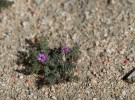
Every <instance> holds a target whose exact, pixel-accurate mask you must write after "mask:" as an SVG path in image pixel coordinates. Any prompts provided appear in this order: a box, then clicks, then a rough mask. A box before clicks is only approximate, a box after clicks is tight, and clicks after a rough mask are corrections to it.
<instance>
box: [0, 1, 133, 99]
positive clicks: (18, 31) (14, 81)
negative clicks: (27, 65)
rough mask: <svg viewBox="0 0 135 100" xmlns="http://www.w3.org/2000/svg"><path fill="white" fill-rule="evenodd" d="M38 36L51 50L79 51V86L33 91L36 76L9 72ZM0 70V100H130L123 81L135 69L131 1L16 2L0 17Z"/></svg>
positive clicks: (129, 88)
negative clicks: (66, 47) (27, 41)
mask: <svg viewBox="0 0 135 100" xmlns="http://www.w3.org/2000/svg"><path fill="white" fill-rule="evenodd" d="M41 34H42V35H44V36H45V37H47V41H48V43H49V46H50V47H52V48H53V47H57V46H59V45H60V44H62V43H66V44H67V45H69V46H71V47H72V46H73V45H74V44H75V43H77V44H78V45H79V46H80V51H81V54H80V57H79V60H78V62H77V70H76V74H78V76H79V77H80V80H79V81H78V82H72V83H63V84H59V85H54V86H52V87H47V86H44V87H43V88H42V89H41V90H37V88H36V86H35V80H36V76H35V75H31V76H25V75H23V74H21V73H18V72H16V71H14V70H16V69H22V68H24V66H18V65H17V64H16V59H17V56H16V54H17V52H18V51H23V50H24V48H25V46H26V44H25V39H27V38H29V39H32V38H34V36H36V35H41ZM0 67H1V68H0V98H1V100H135V85H134V84H128V83H126V82H125V81H123V80H122V78H123V76H124V75H125V74H126V73H128V72H129V71H130V70H132V69H133V68H134V67H135V1H134V0H111V2H108V0H15V3H14V4H13V5H12V6H11V7H9V8H8V9H4V10H1V12H0ZM119 98H120V99H119Z"/></svg>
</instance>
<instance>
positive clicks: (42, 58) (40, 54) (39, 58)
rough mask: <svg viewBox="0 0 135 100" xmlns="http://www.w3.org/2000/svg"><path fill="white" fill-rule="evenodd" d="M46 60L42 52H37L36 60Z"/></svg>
mask: <svg viewBox="0 0 135 100" xmlns="http://www.w3.org/2000/svg"><path fill="white" fill-rule="evenodd" d="M46 60H47V56H46V55H45V54H44V53H39V54H38V61H40V62H42V63H43V62H44V61H46Z"/></svg>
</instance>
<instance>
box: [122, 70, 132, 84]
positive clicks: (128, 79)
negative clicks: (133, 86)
mask: <svg viewBox="0 0 135 100" xmlns="http://www.w3.org/2000/svg"><path fill="white" fill-rule="evenodd" d="M123 80H124V81H126V82H128V83H134V82H135V69H133V70H131V71H130V72H129V73H127V74H126V75H125V76H124V77H123Z"/></svg>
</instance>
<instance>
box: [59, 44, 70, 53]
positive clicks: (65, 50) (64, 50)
mask: <svg viewBox="0 0 135 100" xmlns="http://www.w3.org/2000/svg"><path fill="white" fill-rule="evenodd" d="M61 52H62V53H67V52H70V48H69V47H67V46H66V45H64V46H63V47H62V48H61Z"/></svg>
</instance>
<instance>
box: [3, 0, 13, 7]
mask: <svg viewBox="0 0 135 100" xmlns="http://www.w3.org/2000/svg"><path fill="white" fill-rule="evenodd" d="M13 3H14V2H13V1H9V0H0V9H1V8H8V6H11V5H12V4H13Z"/></svg>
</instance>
